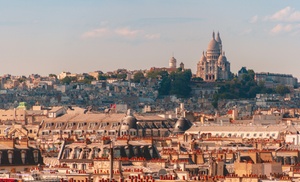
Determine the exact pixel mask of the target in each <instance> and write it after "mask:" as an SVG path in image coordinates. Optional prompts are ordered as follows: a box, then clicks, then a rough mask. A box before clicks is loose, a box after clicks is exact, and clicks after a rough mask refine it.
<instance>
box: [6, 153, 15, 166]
mask: <svg viewBox="0 0 300 182" xmlns="http://www.w3.org/2000/svg"><path fill="white" fill-rule="evenodd" d="M7 154H8V162H9V163H10V164H12V162H13V156H14V155H13V154H14V151H12V150H9V151H8V152H7Z"/></svg>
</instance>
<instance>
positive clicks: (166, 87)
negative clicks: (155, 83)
mask: <svg viewBox="0 0 300 182" xmlns="http://www.w3.org/2000/svg"><path fill="white" fill-rule="evenodd" d="M170 90H171V79H170V78H169V77H164V78H163V79H162V80H161V82H160V85H159V88H158V93H159V95H169V94H170Z"/></svg>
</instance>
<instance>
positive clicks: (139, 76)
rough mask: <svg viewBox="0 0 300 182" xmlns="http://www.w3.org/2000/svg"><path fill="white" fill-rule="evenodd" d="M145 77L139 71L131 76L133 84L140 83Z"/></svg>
mask: <svg viewBox="0 0 300 182" xmlns="http://www.w3.org/2000/svg"><path fill="white" fill-rule="evenodd" d="M144 78H145V76H144V74H143V73H142V72H141V71H139V72H136V73H135V74H134V75H133V82H135V83H140V82H141V80H142V79H144Z"/></svg>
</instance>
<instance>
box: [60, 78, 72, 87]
mask: <svg viewBox="0 0 300 182" xmlns="http://www.w3.org/2000/svg"><path fill="white" fill-rule="evenodd" d="M60 82H61V83H62V84H67V85H69V84H70V83H71V82H72V79H71V77H69V76H66V77H65V78H63V79H61V80H60Z"/></svg>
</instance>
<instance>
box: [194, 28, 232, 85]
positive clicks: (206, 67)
mask: <svg viewBox="0 0 300 182" xmlns="http://www.w3.org/2000/svg"><path fill="white" fill-rule="evenodd" d="M222 51H223V50H222V41H221V38H220V34H219V32H218V34H217V37H215V32H213V35H212V40H211V41H210V42H209V44H208V47H207V51H206V52H203V54H202V57H201V59H200V61H199V62H198V64H197V73H196V76H197V77H200V78H202V79H203V80H204V81H216V80H228V79H230V75H231V72H230V63H229V62H228V61H227V58H226V56H225V52H222Z"/></svg>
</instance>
